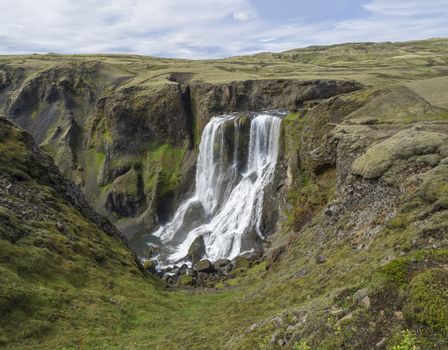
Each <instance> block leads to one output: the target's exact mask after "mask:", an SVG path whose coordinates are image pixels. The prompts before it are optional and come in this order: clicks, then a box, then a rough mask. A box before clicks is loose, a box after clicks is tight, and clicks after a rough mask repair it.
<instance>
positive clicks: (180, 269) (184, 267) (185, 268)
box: [176, 264, 188, 276]
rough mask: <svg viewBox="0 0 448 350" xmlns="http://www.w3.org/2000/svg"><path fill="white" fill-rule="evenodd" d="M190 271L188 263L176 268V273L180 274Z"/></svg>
mask: <svg viewBox="0 0 448 350" xmlns="http://www.w3.org/2000/svg"><path fill="white" fill-rule="evenodd" d="M187 271H188V266H187V265H186V264H182V266H181V267H179V268H178V269H177V270H176V275H178V276H180V275H185V274H186V273H187Z"/></svg>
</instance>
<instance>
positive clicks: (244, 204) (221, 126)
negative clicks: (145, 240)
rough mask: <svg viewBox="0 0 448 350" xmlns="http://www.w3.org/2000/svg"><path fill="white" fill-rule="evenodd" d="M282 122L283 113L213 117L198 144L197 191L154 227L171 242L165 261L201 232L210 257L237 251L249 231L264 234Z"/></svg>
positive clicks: (183, 253)
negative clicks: (265, 204)
mask: <svg viewBox="0 0 448 350" xmlns="http://www.w3.org/2000/svg"><path fill="white" fill-rule="evenodd" d="M245 121H246V122H249V123H250V129H249V125H247V123H246V129H247V131H248V132H249V142H248V143H246V144H244V142H243V141H244V136H245V135H242V134H241V133H242V129H244V126H245V125H244V122H245ZM280 123H281V119H280V118H279V117H276V116H273V115H268V114H258V115H255V116H253V117H252V118H250V119H249V120H248V119H247V117H246V119H243V117H239V116H236V115H227V116H222V117H215V118H212V119H211V120H210V122H209V123H208V124H207V125H206V127H205V129H204V131H203V133H202V138H201V143H200V146H199V157H198V161H197V169H196V179H195V180H196V187H195V192H194V194H193V196H192V197H191V198H190V199H188V200H187V201H185V202H184V203H183V204H182V205H180V206H179V208H178V210H177V212H176V213H175V215H174V218H173V220H172V221H171V222H169V223H168V224H166V225H164V226H161V227H160V228H159V229H158V230H157V231H156V232H155V233H154V235H155V236H157V237H159V238H160V240H161V241H162V242H163V244H164V246H166V247H168V248H169V252H168V253H167V256H166V257H165V258H164V260H166V262H168V263H175V262H176V261H179V260H182V259H183V258H184V257H185V256H186V255H187V252H188V248H189V247H190V245H191V243H192V242H193V241H194V240H195V238H196V237H198V236H200V235H202V236H203V237H204V242H205V246H206V256H205V257H206V258H208V259H210V260H216V259H220V258H229V259H232V258H234V257H236V256H238V255H239V254H240V253H242V242H243V240H244V239H245V238H247V237H250V235H258V237H259V238H262V239H263V238H264V233H263V229H262V216H263V215H262V214H263V202H264V197H265V190H266V188H267V186H268V185H269V184H271V183H272V181H273V178H274V173H275V167H276V162H277V157H278V148H279V145H278V143H279V142H278V139H279V134H280ZM246 141H247V137H246Z"/></svg>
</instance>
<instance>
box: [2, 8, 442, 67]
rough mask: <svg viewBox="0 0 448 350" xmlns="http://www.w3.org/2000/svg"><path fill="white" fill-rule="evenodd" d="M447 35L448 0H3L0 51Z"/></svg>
mask: <svg viewBox="0 0 448 350" xmlns="http://www.w3.org/2000/svg"><path fill="white" fill-rule="evenodd" d="M433 37H448V0H0V54H19V53H20V54H24V53H48V52H56V53H61V54H64V53H74V54H77V53H126V54H141V55H151V56H159V57H177V58H191V59H199V58H221V57H229V56H235V55H242V54H253V53H257V52H265V51H271V52H281V51H285V50H289V49H294V48H299V47H305V46H309V45H325V44H336V43H343V42H361V41H362V42H363V41H405V40H414V39H427V38H433Z"/></svg>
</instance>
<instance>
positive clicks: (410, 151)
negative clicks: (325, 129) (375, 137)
mask: <svg viewBox="0 0 448 350" xmlns="http://www.w3.org/2000/svg"><path fill="white" fill-rule="evenodd" d="M447 145H448V136H447V135H445V134H442V133H439V132H434V131H423V130H420V129H419V128H412V129H407V130H404V131H401V132H399V133H397V134H396V135H394V136H392V137H390V138H389V139H387V140H385V141H383V142H381V143H379V144H377V145H374V146H373V147H371V148H369V149H368V150H367V152H366V153H365V154H363V155H362V156H361V157H359V158H357V159H356V160H355V161H354V163H353V167H352V173H353V174H354V175H359V176H362V177H363V178H365V179H375V178H379V177H381V176H382V175H383V174H384V173H385V172H386V171H387V170H389V168H390V167H392V166H393V164H394V162H395V161H397V160H407V159H409V158H411V157H413V156H422V155H428V154H437V153H441V154H443V155H444V154H445V153H446V152H448V148H447Z"/></svg>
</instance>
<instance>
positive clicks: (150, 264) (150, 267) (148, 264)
mask: <svg viewBox="0 0 448 350" xmlns="http://www.w3.org/2000/svg"><path fill="white" fill-rule="evenodd" d="M156 266H157V265H156V262H155V261H154V260H146V261H145V262H144V263H143V268H144V269H145V270H146V271H149V272H156Z"/></svg>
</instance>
